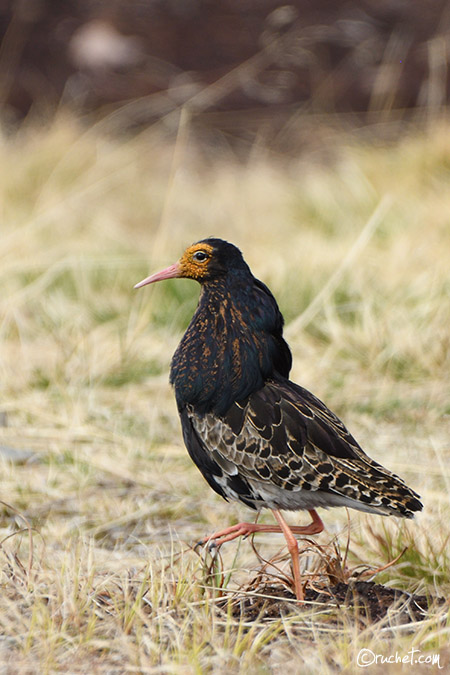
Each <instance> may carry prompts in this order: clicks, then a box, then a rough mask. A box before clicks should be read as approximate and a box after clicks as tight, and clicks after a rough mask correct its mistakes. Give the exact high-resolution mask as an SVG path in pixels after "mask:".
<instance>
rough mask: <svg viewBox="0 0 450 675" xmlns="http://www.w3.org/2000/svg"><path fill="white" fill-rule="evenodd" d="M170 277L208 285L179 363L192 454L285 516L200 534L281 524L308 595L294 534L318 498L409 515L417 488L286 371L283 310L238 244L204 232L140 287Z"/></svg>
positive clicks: (242, 494) (240, 492)
mask: <svg viewBox="0 0 450 675" xmlns="http://www.w3.org/2000/svg"><path fill="white" fill-rule="evenodd" d="M172 278H186V279H193V280H195V281H197V282H198V283H199V284H200V287H201V291H200V297H199V302H198V306H197V308H196V310H195V313H194V315H193V317H192V319H191V321H190V323H189V326H188V328H187V330H186V332H185V334H184V336H183V338H182V339H181V342H180V344H179V345H178V347H177V349H176V351H175V353H174V355H173V358H172V363H171V368H170V383H171V385H172V386H173V388H174V391H175V398H176V403H177V408H178V413H179V416H180V420H181V428H182V433H183V439H184V443H185V445H186V448H187V450H188V453H189V455H190V457H191V459H192V460H193V462H194V464H196V466H197V467H198V469H199V470H200V472H201V473H202V474H203V476H204V478H205V479H206V481H207V482H208V484H209V485H210V487H211V488H212V489H213V490H215V492H217V493H218V494H219V495H220V496H221V497H223V498H224V499H226V500H227V501H228V500H237V501H239V502H242V503H243V504H245V505H246V506H248V507H250V508H251V509H254V510H256V511H258V512H259V511H260V510H261V509H263V508H268V509H270V510H271V511H272V513H273V515H274V517H275V520H276V521H277V525H275V524H274V525H270V524H269V525H267V524H261V523H257V522H242V523H238V524H236V525H233V526H231V527H227V528H224V529H222V530H219V531H218V532H215V533H214V534H212V535H211V536H210V537H205V538H204V539H203V540H202V542H201V543H205V544H206V543H207V542H212V541H213V542H215V544H216V545H217V546H220V545H222V544H224V543H225V542H227V541H231V540H233V539H235V538H236V537H240V536H244V537H245V536H248V535H249V534H253V533H255V532H278V533H283V534H284V536H285V539H286V543H287V548H288V551H289V553H290V556H291V561H292V572H293V588H294V592H295V596H296V599H297V601H298V603H299V604H302V603H303V602H304V590H303V584H302V578H301V574H300V563H299V549H298V542H297V539H296V537H295V535H303V536H304V535H312V534H318V533H320V532H322V530H323V529H324V524H323V522H322V520H321V518H320V516H319V515H318V513H317V511H316V509H317V508H319V507H324V508H329V507H338V506H344V507H350V508H353V509H357V510H359V511H364V512H366V513H372V514H380V515H385V516H390V515H393V516H398V517H403V518H412V517H413V516H414V514H415V512H417V511H420V510H421V509H422V503H421V502H420V496H419V495H418V494H417V493H416V492H414V491H413V490H412V489H410V488H409V487H408V486H407V485H406V483H405V482H404V481H403V480H402V479H401V478H399V477H398V476H396V475H395V474H394V473H392V472H391V471H389V470H388V469H385V468H384V467H383V466H381V464H378V463H377V462H376V461H374V460H373V459H371V458H370V457H369V456H368V455H367V454H366V453H365V452H364V451H363V450H362V448H361V447H360V445H359V444H358V443H357V441H356V440H355V439H354V437H353V436H352V435H351V434H350V432H349V431H348V430H347V428H346V427H345V425H344V424H343V422H341V420H340V419H339V418H338V417H337V416H336V415H335V414H334V413H333V412H331V410H329V408H328V407H327V406H326V405H325V404H324V403H323V402H322V401H321V400H320V399H319V398H317V397H316V396H315V395H314V394H312V393H311V392H309V391H308V390H307V389H305V388H304V387H302V386H300V385H298V384H296V383H294V382H293V381H292V380H290V379H289V373H290V370H291V366H292V354H291V351H290V348H289V346H288V344H287V342H286V341H285V339H284V337H283V326H284V319H283V316H282V314H281V312H280V309H279V307H278V304H277V302H276V300H275V298H274V296H273V294H272V293H271V291H270V290H269V288H268V287H267V286H266V285H265V284H264V283H263V282H262V281H260V280H258V279H256V278H255V277H254V276H253V274H252V272H251V270H250V268H249V266H248V265H247V263H246V262H245V260H244V258H243V255H242V253H241V251H240V250H239V248H237V247H236V246H235V245H233V244H231V243H229V242H227V241H225V240H223V239H219V238H216V237H208V238H206V239H202V240H201V241H198V242H196V243H194V244H192V245H191V246H189V247H188V248H187V249H186V250H185V252H184V253H183V254H182V256H181V258H180V259H179V260H178V262H176V263H175V264H173V265H170V266H169V267H167V268H165V269H163V270H162V271H161V272H157V273H156V274H152V275H150V276H149V277H147V278H146V279H143V281H141V282H139V283H137V284H136V285H135V288H141V287H143V286H146V285H148V284H152V283H155V282H158V281H162V280H164V279H172ZM282 510H283V511H298V510H306V511H308V512H309V514H310V516H311V523H310V524H309V525H305V526H293V525H288V523H287V522H286V520H285V518H284V516H283V515H282V513H281V511H282Z"/></svg>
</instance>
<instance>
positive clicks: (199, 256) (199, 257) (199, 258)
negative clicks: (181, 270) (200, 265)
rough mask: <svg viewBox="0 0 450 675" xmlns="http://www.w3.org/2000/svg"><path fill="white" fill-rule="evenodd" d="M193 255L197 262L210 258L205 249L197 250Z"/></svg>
mask: <svg viewBox="0 0 450 675" xmlns="http://www.w3.org/2000/svg"><path fill="white" fill-rule="evenodd" d="M192 257H193V259H194V260H196V261H197V262H205V260H208V258H209V255H208V254H207V253H205V251H196V252H195V253H194V255H193V256H192Z"/></svg>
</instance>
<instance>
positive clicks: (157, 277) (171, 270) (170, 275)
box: [134, 262, 181, 288]
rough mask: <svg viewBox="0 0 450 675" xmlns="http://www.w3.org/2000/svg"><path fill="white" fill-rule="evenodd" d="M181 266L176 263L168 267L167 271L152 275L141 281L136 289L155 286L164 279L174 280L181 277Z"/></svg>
mask: <svg viewBox="0 0 450 675" xmlns="http://www.w3.org/2000/svg"><path fill="white" fill-rule="evenodd" d="M180 272H181V270H180V265H179V264H178V263H177V262H176V263H174V264H173V265H170V267H166V269H165V270H161V272H156V274H151V275H150V276H149V277H147V278H146V279H143V280H142V281H140V282H139V283H138V284H136V286H134V288H141V287H142V286H147V284H153V283H155V281H162V280H163V279H174V278H175V277H179V276H180Z"/></svg>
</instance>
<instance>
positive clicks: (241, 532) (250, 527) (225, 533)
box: [195, 523, 281, 548]
mask: <svg viewBox="0 0 450 675" xmlns="http://www.w3.org/2000/svg"><path fill="white" fill-rule="evenodd" d="M255 532H281V530H280V528H279V527H276V526H273V525H260V524H259V523H238V524H237V525H232V526H231V527H226V528H225V529H224V530H219V531H218V532H214V534H211V535H210V536H209V537H204V538H203V539H200V541H199V542H197V544H196V545H195V548H197V546H205V545H207V544H208V545H209V547H210V548H216V547H217V548H218V547H219V546H222V544H225V542H227V541H232V540H233V539H237V537H244V538H245V537H248V536H249V535H250V534H254V533H255Z"/></svg>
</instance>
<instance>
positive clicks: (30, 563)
mask: <svg viewBox="0 0 450 675" xmlns="http://www.w3.org/2000/svg"><path fill="white" fill-rule="evenodd" d="M0 504H3V506H5V507H6V508H7V509H9V510H10V511H12V512H13V513H15V514H16V516H19V518H22V520H23V521H24V523H25V525H26V527H25V528H24V529H22V530H19V532H25V531H27V532H28V539H29V542H30V550H29V551H28V568H27V570H26V572H27V577H28V581H30V579H31V569H32V567H33V557H34V546H33V536H32V532H33V530H34V528H33V527H31V525H30V523H29V521H28V519H27V518H26V517H25V516H24V515H23V514H22V513H20V511H18V510H17V509H16V508H15V507H14V506H11V504H7V503H6V502H4V501H3V500H2V499H0ZM34 531H35V532H36V530H34ZM19 532H13V533H12V534H9V535H8V536H7V537H5V538H4V539H3V540H2V542H1V543H0V545H1V544H3V542H5V541H6V540H7V539H9V538H10V537H12V536H14V535H16V534H19Z"/></svg>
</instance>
